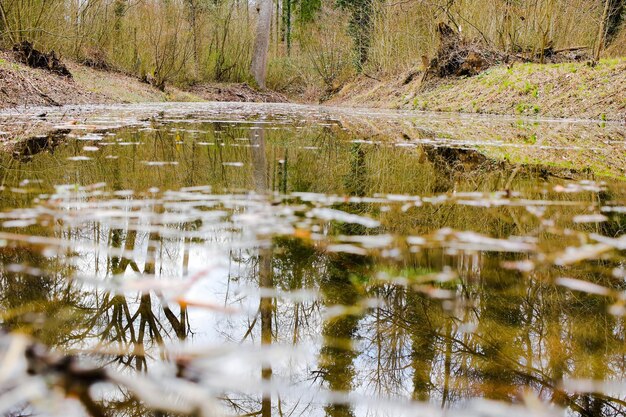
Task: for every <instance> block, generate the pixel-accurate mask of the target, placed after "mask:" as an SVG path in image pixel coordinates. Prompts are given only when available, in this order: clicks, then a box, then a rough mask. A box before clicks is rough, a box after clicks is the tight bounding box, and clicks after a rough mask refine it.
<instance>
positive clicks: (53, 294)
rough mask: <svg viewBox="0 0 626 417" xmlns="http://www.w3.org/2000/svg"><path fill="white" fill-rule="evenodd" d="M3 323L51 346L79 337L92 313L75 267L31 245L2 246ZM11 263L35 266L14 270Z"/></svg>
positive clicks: (0, 301) (0, 299)
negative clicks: (73, 278)
mask: <svg viewBox="0 0 626 417" xmlns="http://www.w3.org/2000/svg"><path fill="white" fill-rule="evenodd" d="M0 265H2V266H3V268H0V305H2V310H3V314H2V315H3V320H2V326H3V327H4V328H6V329H7V330H10V331H22V332H27V333H30V334H32V335H33V336H35V337H36V338H37V339H39V340H41V341H42V342H43V343H45V344H46V345H49V346H62V345H64V344H66V343H68V342H71V341H72V340H74V339H76V338H77V333H78V332H80V329H82V328H83V327H84V321H83V320H84V316H86V315H88V314H89V310H90V309H89V306H88V303H85V301H84V299H83V296H82V295H83V294H82V292H81V290H80V288H79V286H77V285H76V284H75V283H73V282H71V281H67V279H66V277H67V276H68V275H70V274H71V273H72V268H71V267H68V266H65V265H62V264H61V263H60V262H59V261H58V260H57V259H56V258H51V257H48V256H45V255H44V254H42V251H41V248H35V247H31V246H21V245H17V246H0ZM10 266H17V267H18V268H20V267H21V268H35V269H34V270H30V271H29V270H28V269H26V270H20V269H17V270H15V271H13V272H12V271H11V269H10Z"/></svg>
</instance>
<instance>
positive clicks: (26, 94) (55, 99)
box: [0, 48, 288, 109]
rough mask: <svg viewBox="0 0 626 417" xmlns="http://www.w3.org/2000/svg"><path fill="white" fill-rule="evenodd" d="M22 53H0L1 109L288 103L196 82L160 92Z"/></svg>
mask: <svg viewBox="0 0 626 417" xmlns="http://www.w3.org/2000/svg"><path fill="white" fill-rule="evenodd" d="M22 49H23V48H22ZM22 49H20V51H17V52H8V51H0V109H6V108H16V107H22V106H29V107H32V106H59V105H67V104H103V103H140V102H163V101H238V102H286V101H288V100H287V98H286V97H285V96H283V95H282V94H279V93H275V92H273V91H256V90H254V89H253V88H251V87H250V86H248V85H247V84H199V85H196V86H193V87H191V88H190V89H188V91H184V90H181V89H179V88H175V87H171V86H168V87H167V88H165V90H164V91H161V90H159V89H158V88H155V87H154V86H151V85H149V84H147V83H144V82H141V81H140V80H139V79H137V78H135V77H132V76H129V75H126V74H123V73H121V72H117V71H111V70H110V69H106V68H100V67H96V66H94V65H91V66H88V65H84V64H78V63H74V62H66V63H61V62H60V61H59V60H58V58H57V56H56V55H55V54H53V53H48V54H43V53H39V52H37V54H34V53H32V51H31V52H30V53H29V51H22ZM31 61H32V62H31ZM32 67H36V68H32ZM70 73H71V76H68V74H70Z"/></svg>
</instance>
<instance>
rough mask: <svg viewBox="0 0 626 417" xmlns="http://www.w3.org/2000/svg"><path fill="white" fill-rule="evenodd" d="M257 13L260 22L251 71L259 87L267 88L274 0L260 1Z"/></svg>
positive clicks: (258, 22) (258, 23)
mask: <svg viewBox="0 0 626 417" xmlns="http://www.w3.org/2000/svg"><path fill="white" fill-rule="evenodd" d="M257 11H258V21H257V27H256V38H255V40H254V49H253V52H252V65H251V67H250V71H251V72H252V75H253V76H254V79H255V80H256V82H257V84H258V85H259V87H261V88H265V78H266V76H267V55H268V52H269V47H270V31H271V26H272V0H259V2H258V3H257Z"/></svg>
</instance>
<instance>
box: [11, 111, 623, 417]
mask: <svg viewBox="0 0 626 417" xmlns="http://www.w3.org/2000/svg"><path fill="white" fill-rule="evenodd" d="M71 114H72V113H71V111H70V110H68V109H64V110H63V111H59V113H58V114H55V113H54V112H49V113H48V116H47V118H48V119H49V120H50V121H51V123H53V124H54V125H56V126H57V127H58V128H64V129H65V128H68V129H71V132H72V133H71V134H69V132H65V133H64V134H65V135H67V136H69V137H68V138H67V140H64V141H58V143H55V146H54V148H53V150H52V149H46V148H45V147H42V148H41V149H40V148H37V149H36V152H30V151H29V152H20V155H23V156H24V157H20V158H15V157H14V155H7V154H4V155H0V180H1V182H0V283H1V287H0V306H1V307H2V308H1V309H0V311H1V320H2V329H3V332H4V333H3V334H2V336H0V362H1V363H2V365H0V392H1V394H0V410H1V412H2V413H3V414H6V415H85V414H90V415H94V416H101V415H103V416H104V415H107V416H108V415H130V414H132V415H152V414H154V415H202V416H214V415H237V416H244V415H245V416H251V415H260V416H283V415H313V416H317V415H319V416H323V415H327V416H354V417H356V416H390V415H392V416H402V415H406V416H415V415H429V416H430V415H432V416H439V415H450V416H456V415H458V416H506V417H511V416H517V415H519V416H529V415H530V416H552V415H555V416H556V415H559V416H562V415H563V414H564V413H565V414H566V415H572V416H618V415H623V414H624V413H625V412H626V407H625V404H626V403H625V401H626V382H625V381H626V378H625V376H626V362H625V361H624V357H626V344H625V341H624V337H625V331H624V316H625V315H626V292H625V291H626V284H625V279H626V256H625V255H626V237H625V236H626V209H624V207H625V206H626V187H625V186H624V183H623V182H621V181H619V180H611V179H599V178H595V177H594V176H593V175H592V174H591V173H590V172H587V171H585V170H580V171H577V172H574V171H571V172H570V171H568V172H569V174H571V175H569V174H568V175H559V176H558V177H557V176H555V175H553V174H554V172H553V171H550V170H546V169H545V168H528V167H520V166H516V165H514V164H511V163H508V162H506V161H504V162H495V160H494V159H491V158H490V157H486V156H485V153H484V152H482V151H484V149H486V147H489V146H490V145H489V143H495V142H494V140H495V139H494V137H495V135H496V133H492V137H487V135H486V134H482V133H480V132H485V131H486V130H481V129H486V127H485V126H487V125H489V126H490V127H491V128H492V130H493V127H494V125H495V126H496V127H497V126H499V123H502V124H503V125H507V126H509V125H511V124H513V125H514V127H513V129H518V128H519V126H518V125H519V122H516V121H511V120H506V119H503V120H501V121H496V120H495V119H488V118H476V119H472V120H469V119H467V118H457V119H454V118H450V117H448V116H441V118H439V119H438V118H435V117H431V116H428V117H426V116H415V117H413V116H411V117H409V116H407V115H406V114H403V113H391V112H389V113H377V114H373V113H372V114H370V113H368V112H367V111H365V110H362V111H354V112H353V114H344V113H341V112H340V111H338V112H336V113H334V112H333V111H332V109H324V108H317V107H294V106H291V107H290V106H285V105H250V104H229V103H226V104H220V105H217V104H206V105H200V104H166V105H150V106H141V107H140V106H135V107H133V106H128V107H119V108H118V107H93V108H86V109H83V110H82V113H81V118H80V120H81V121H80V122H76V120H77V119H78V117H73V116H72V117H70V115H71ZM11 117H14V118H15V120H16V121H15V123H22V122H23V123H26V120H27V119H28V117H29V116H28V114H22V115H17V116H16V115H13V116H11ZM425 119H428V120H426V121H424V120H425ZM20 120H22V121H20ZM389 120H391V121H392V122H393V123H394V124H395V126H404V127H403V128H398V130H397V132H395V134H394V133H393V132H394V130H393V129H391V130H390V128H387V127H385V128H383V124H384V123H387V122H388V121H389ZM422 122H423V123H422ZM389 123H391V122H389ZM470 123H473V124H472V126H476V128H475V129H474V131H475V132H477V133H476V134H477V135H478V136H481V137H479V138H478V139H477V140H476V141H474V142H472V143H471V144H470V143H469V142H466V141H463V140H461V139H460V138H458V137H457V138H447V139H443V138H442V137H443V136H449V135H450V132H451V131H452V130H454V131H455V132H458V130H456V129H459V126H462V125H468V124H470ZM545 123H546V125H545V126H544V125H543V124H538V126H534V128H536V129H538V131H542V132H552V133H550V135H552V136H550V137H565V136H559V135H563V130H564V129H566V128H567V129H568V130H569V131H570V135H573V136H576V135H579V136H580V137H586V136H588V137H590V138H591V137H592V134H591V133H590V132H596V134H597V135H600V134H602V135H606V134H610V135H613V136H611V137H617V136H614V135H618V136H619V135H622V137H623V128H621V129H622V130H620V128H619V127H617V126H613V127H609V128H606V127H605V128H602V129H605V130H602V131H601V132H602V133H597V131H594V130H593V129H592V128H589V127H588V126H585V125H582V124H579V123H577V122H571V123H570V124H569V125H566V124H564V123H563V122H545ZM70 126H71V127H70ZM406 126H409V127H408V128H407V127H406ZM372 129H376V131H375V132H374V130H372ZM406 129H408V130H406ZM598 129H600V128H598ZM606 129H609V130H606ZM496 130H497V129H496ZM390 132H391V133H390ZM407 132H409V133H410V134H409V133H407ZM416 132H421V133H420V134H421V135H422V136H423V137H424V139H423V140H422V139H420V138H419V137H418V134H417V133H416ZM446 132H447V133H446ZM506 132H508V131H505V130H504V128H502V129H500V131H499V133H498V134H499V135H500V136H502V137H501V138H499V139H497V140H495V141H496V142H497V143H498V144H499V145H498V146H495V148H498V149H499V148H502V147H503V146H500V145H501V144H505V143H507V141H508V142H510V143H512V144H517V145H519V146H533V145H532V144H526V145H522V144H520V142H519V140H518V139H516V138H517V136H515V135H513V136H512V137H508V136H507V135H506ZM607 132H608V133H607ZM611 132H612V133H611ZM546 135H547V136H546V137H548V133H546ZM585 135H586V136H585ZM437 138H439V139H437ZM465 139H467V138H464V140H465ZM483 140H484V141H483ZM581 140H582V139H581ZM610 143H615V142H610ZM407 144H408V145H410V146H407ZM542 146H543V145H542ZM29 149H30V147H29ZM33 149H34V148H33ZM544 151H545V149H543V148H542V150H540V152H544ZM558 152H561V153H562V152H563V151H562V150H559V151H558ZM571 152H575V150H572V151H571ZM601 152H604V150H601ZM616 152H617V153H618V154H619V152H618V151H616ZM26 155H27V156H28V157H25V156H26ZM551 155H552V156H551V157H556V156H554V155H553V154H551ZM618 156H619V155H618ZM616 169H621V168H619V167H617V168H616ZM559 173H561V174H563V171H559ZM570 178H571V179H570Z"/></svg>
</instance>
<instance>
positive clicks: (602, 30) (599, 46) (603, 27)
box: [593, 0, 611, 61]
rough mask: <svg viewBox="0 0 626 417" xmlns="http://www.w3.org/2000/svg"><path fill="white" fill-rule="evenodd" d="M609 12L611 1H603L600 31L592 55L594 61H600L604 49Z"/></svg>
mask: <svg viewBox="0 0 626 417" xmlns="http://www.w3.org/2000/svg"><path fill="white" fill-rule="evenodd" d="M610 10H611V0H605V3H604V12H603V13H602V20H601V21H600V29H599V30H598V39H597V41H596V50H595V53H594V55H593V59H594V60H595V61H597V60H599V59H600V54H601V53H602V48H604V41H605V36H606V24H607V20H608V18H609V15H610Z"/></svg>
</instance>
